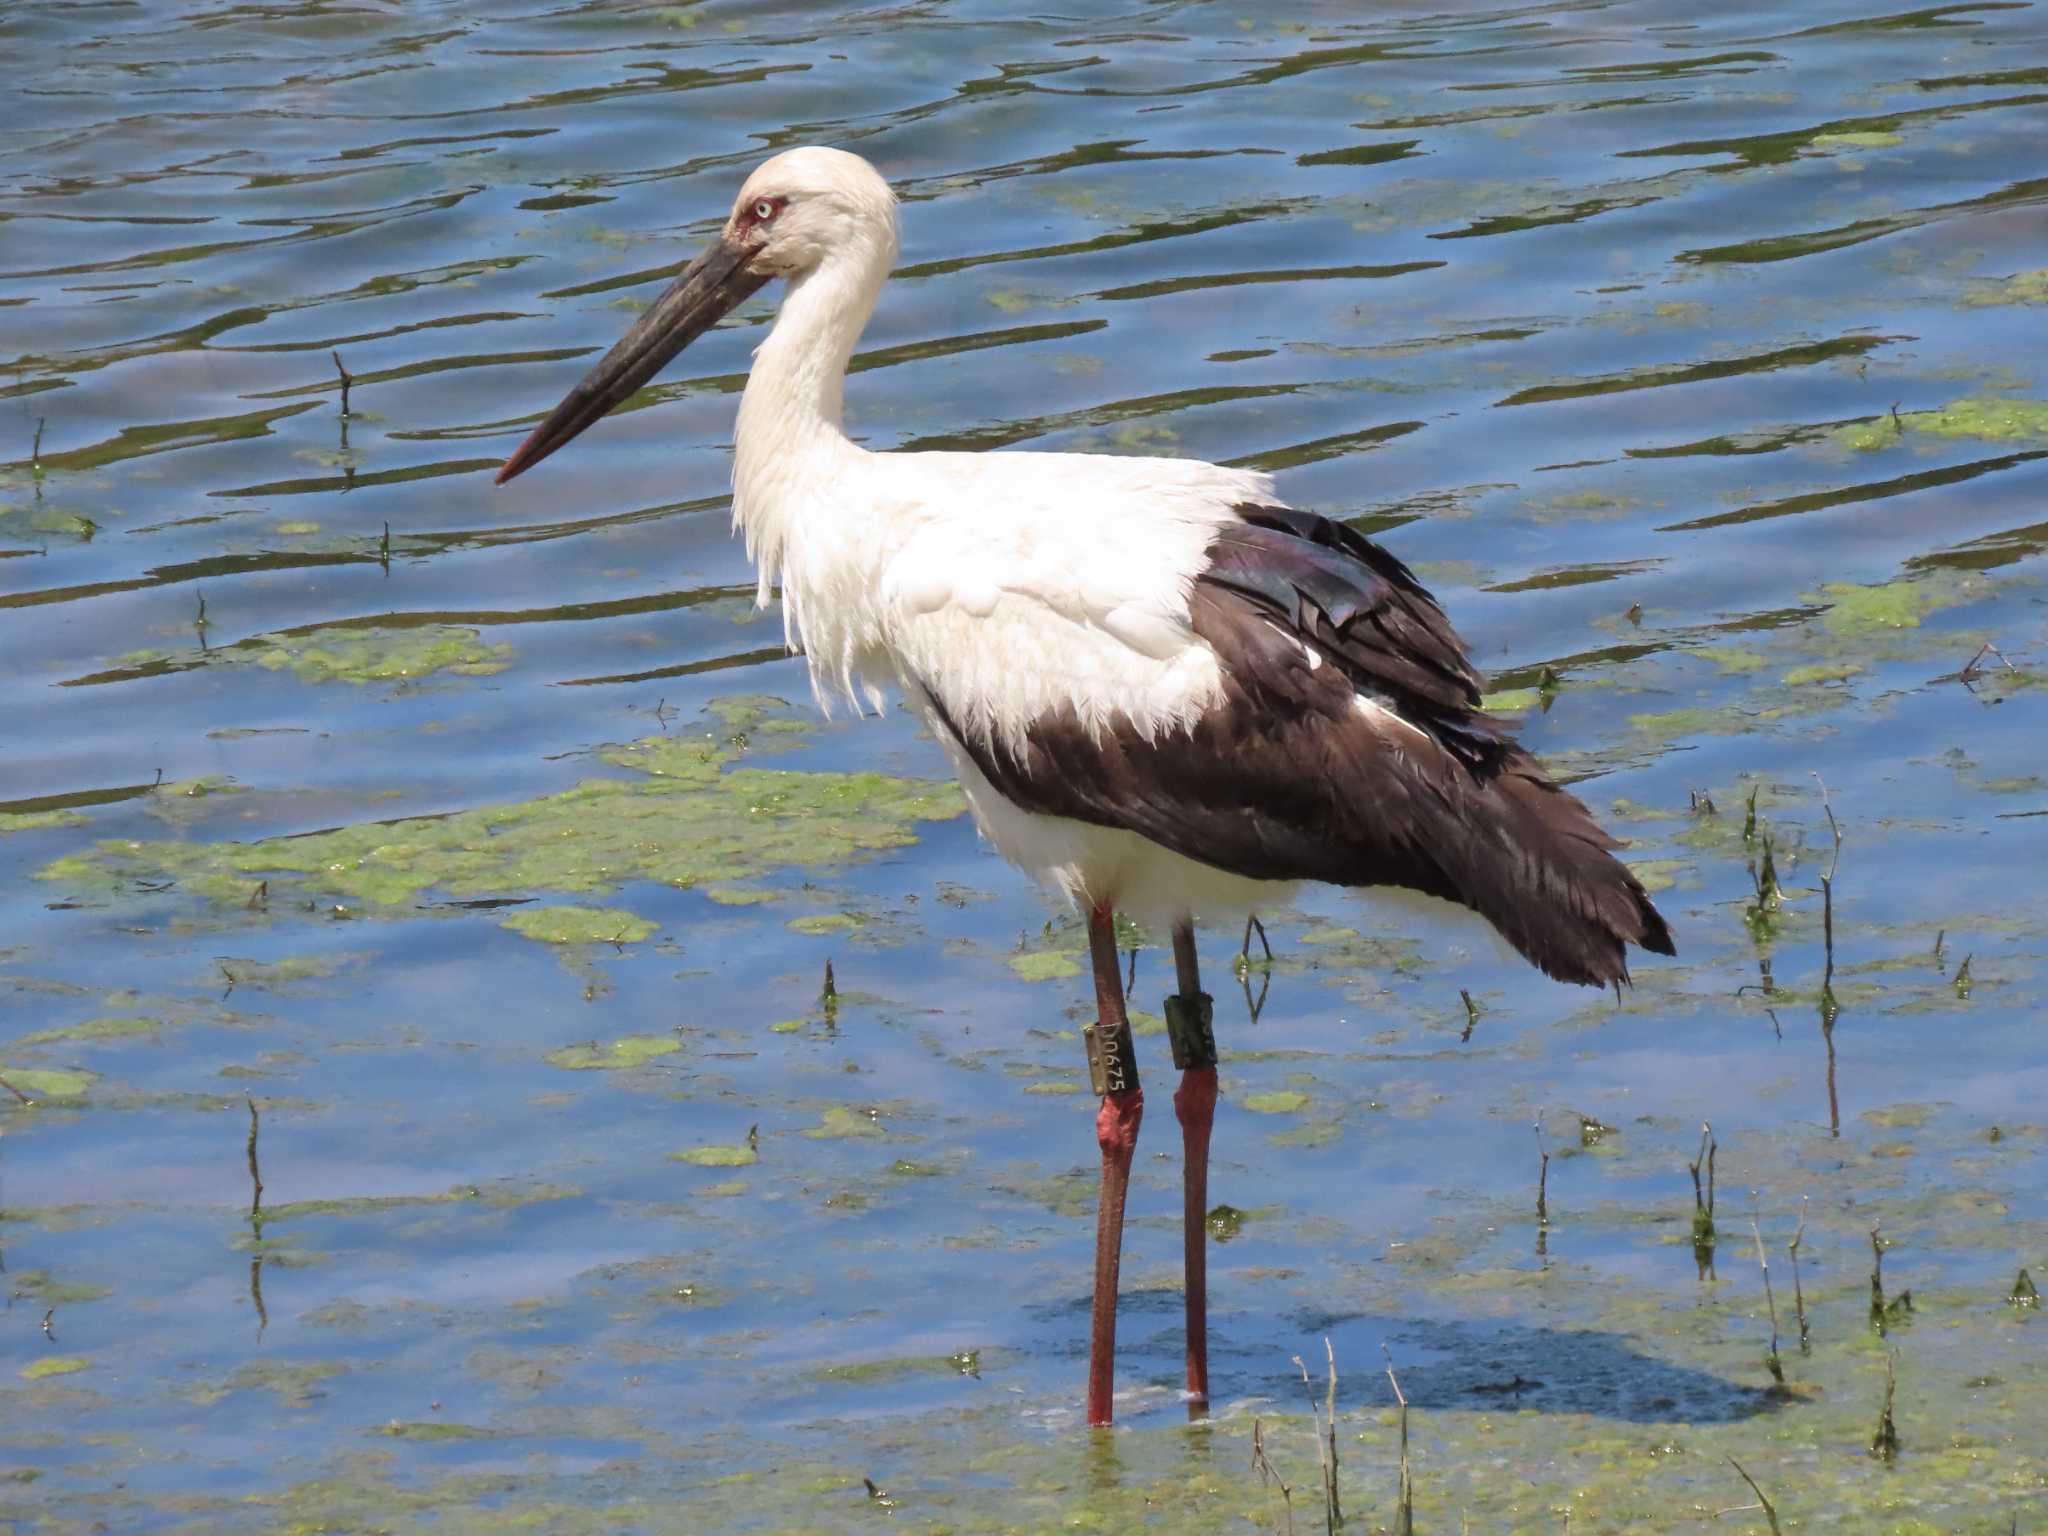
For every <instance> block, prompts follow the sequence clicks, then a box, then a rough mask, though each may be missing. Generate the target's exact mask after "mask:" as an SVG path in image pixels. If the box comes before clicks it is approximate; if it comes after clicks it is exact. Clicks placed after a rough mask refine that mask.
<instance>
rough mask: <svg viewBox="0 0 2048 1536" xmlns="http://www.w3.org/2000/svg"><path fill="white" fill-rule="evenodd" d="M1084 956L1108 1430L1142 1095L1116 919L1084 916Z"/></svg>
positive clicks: (1098, 1339) (1093, 1318) (1094, 1354)
mask: <svg viewBox="0 0 2048 1536" xmlns="http://www.w3.org/2000/svg"><path fill="white" fill-rule="evenodd" d="M1088 948H1089V952H1090V954H1091V956H1092V957H1093V959H1094V962H1095V1011H1096V1021H1095V1023H1093V1024H1090V1025H1088V1026H1087V1027H1086V1028H1084V1029H1083V1030H1082V1031H1081V1038H1082V1040H1083V1042H1084V1043H1085V1044H1086V1045H1087V1047H1088V1075H1089V1078H1090V1079H1091V1080H1092V1082H1093V1084H1094V1087H1095V1091H1096V1093H1097V1094H1099V1095H1100V1096H1101V1099H1102V1107H1101V1108H1100V1109H1099V1110H1097V1111H1096V1114H1095V1140H1096V1142H1097V1143H1098V1144H1099V1145H1100V1146H1101V1148H1102V1199H1101V1203H1100V1204H1099V1205H1098V1206H1097V1207H1096V1213H1095V1305H1094V1309H1093V1311H1092V1313H1091V1315H1090V1320H1089V1333H1088V1422H1089V1423H1090V1424H1108V1423H1109V1422H1110V1417H1111V1408H1110V1394H1111V1391H1112V1389H1113V1388H1114V1386H1115V1382H1116V1285H1117V1273H1118V1271H1119V1270H1120V1269H1121V1268H1122V1265H1123V1251H1124V1197H1125V1195H1126V1194H1127V1193H1128V1191H1129V1189H1130V1182H1131V1157H1132V1155H1133V1154H1134V1153H1135V1152H1136V1151H1137V1150H1138V1122H1139V1121H1140V1120H1141V1119H1143V1118H1144V1114H1145V1091H1144V1089H1142V1088H1140V1087H1139V1086H1138V1062H1137V1058H1136V1056H1135V1055H1134V1054H1133V1053H1132V1050H1131V1021H1130V1019H1129V1018H1128V1017H1126V1016H1125V1013H1124V987H1123V977H1122V976H1121V975H1120V974H1119V973H1118V969H1117V954H1116V918H1115V915H1114V914H1113V913H1112V912H1111V911H1110V909H1109V908H1108V907H1092V908H1090V909H1089V912H1088Z"/></svg>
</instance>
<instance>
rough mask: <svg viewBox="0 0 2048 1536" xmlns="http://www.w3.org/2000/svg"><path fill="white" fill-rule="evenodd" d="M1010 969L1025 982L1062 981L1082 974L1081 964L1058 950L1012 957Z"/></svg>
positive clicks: (1036, 951) (1032, 952) (1033, 952)
mask: <svg viewBox="0 0 2048 1536" xmlns="http://www.w3.org/2000/svg"><path fill="white" fill-rule="evenodd" d="M1010 969H1011V970H1013V971H1015V972H1016V973H1017V974H1018V975H1019V976H1020V977H1022V978H1023V979H1024V980H1025V981H1060V980H1064V979H1065V978H1066V977H1068V976H1078V975H1080V974H1081V962H1080V961H1078V960H1076V959H1075V958H1074V957H1073V956H1072V955H1069V954H1065V953H1062V952H1061V951H1059V950H1056V949H1045V950H1033V951H1031V952H1030V953H1028V954H1022V955H1012V956H1010Z"/></svg>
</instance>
